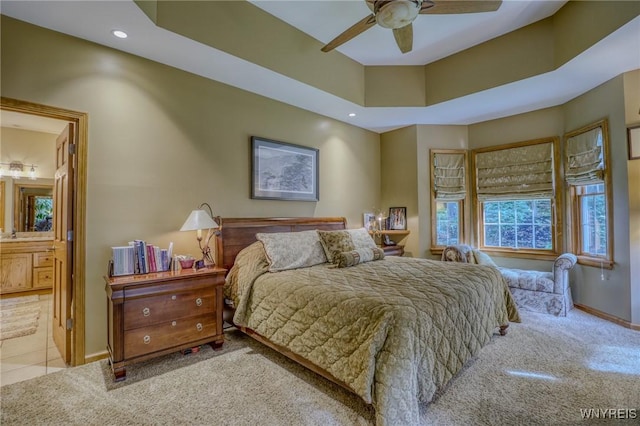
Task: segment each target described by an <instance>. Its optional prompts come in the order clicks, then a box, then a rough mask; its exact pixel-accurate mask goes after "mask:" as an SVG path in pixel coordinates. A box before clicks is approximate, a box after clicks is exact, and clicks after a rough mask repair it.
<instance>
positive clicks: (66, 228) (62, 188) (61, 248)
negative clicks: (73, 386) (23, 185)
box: [53, 123, 75, 364]
mask: <svg viewBox="0 0 640 426" xmlns="http://www.w3.org/2000/svg"><path fill="white" fill-rule="evenodd" d="M73 141H74V132H73V125H72V124H71V123H69V125H67V127H66V128H65V129H64V131H63V132H62V133H61V134H60V136H58V139H57V141H56V175H55V182H54V186H53V210H54V211H53V234H54V239H53V249H54V251H53V340H54V342H55V344H56V346H57V347H58V350H59V351H60V355H61V356H62V359H64V362H65V363H67V364H69V363H70V361H71V327H72V326H73V324H72V320H71V302H72V300H73V294H72V289H73V281H72V271H73V211H74V210H73V191H74V159H75V158H74V155H73V151H74V149H73V148H74V147H75V145H74V143H73Z"/></svg>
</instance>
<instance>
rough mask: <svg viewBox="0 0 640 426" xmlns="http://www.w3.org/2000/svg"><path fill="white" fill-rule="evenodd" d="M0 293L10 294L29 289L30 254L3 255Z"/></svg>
mask: <svg viewBox="0 0 640 426" xmlns="http://www.w3.org/2000/svg"><path fill="white" fill-rule="evenodd" d="M1 259H2V260H1V264H2V268H0V269H2V273H1V274H0V291H1V292H2V293H11V292H16V291H24V290H30V289H31V274H32V271H31V253H16V254H3V255H2V257H1Z"/></svg>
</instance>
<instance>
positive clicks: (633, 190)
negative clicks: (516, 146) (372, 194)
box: [381, 70, 640, 324]
mask: <svg viewBox="0 0 640 426" xmlns="http://www.w3.org/2000/svg"><path fill="white" fill-rule="evenodd" d="M623 83H624V84H623ZM639 87H640V70H638V71H634V72H632V73H627V74H626V75H624V76H618V77H616V78H614V79H612V80H611V81H609V82H607V83H605V84H603V85H601V86H599V87H597V88H595V89H593V90H591V91H589V92H587V93H585V94H583V95H582V96H579V97H577V98H576V99H574V100H572V101H571V102H568V103H566V104H565V105H561V106H557V107H552V108H545V109H542V110H538V111H533V112H529V113H525V114H518V115H514V116H511V117H505V118H501V119H497V120H491V121H486V122H482V123H477V124H473V125H470V126H410V127H407V128H404V129H400V130H396V131H393V132H388V133H384V134H382V135H381V152H382V158H383V162H382V164H381V167H382V171H381V174H382V181H383V184H382V186H381V188H382V193H381V197H382V200H383V203H385V202H386V200H387V199H393V198H394V197H395V198H396V199H403V200H405V202H406V203H407V204H417V205H418V209H419V214H418V219H417V221H415V220H414V221H413V223H411V231H412V234H411V236H410V241H409V242H408V243H407V246H410V247H411V251H412V252H413V255H414V256H417V257H432V256H431V254H430V252H429V245H430V239H431V235H430V234H431V225H430V223H431V222H430V204H429V193H430V176H429V156H428V151H429V149H430V148H463V149H464V148H467V149H470V150H471V149H476V148H483V147H487V146H494V145H501V144H506V143H511V142H519V141H526V140H533V139H538V138H543V137H552V136H556V137H560V138H562V136H563V135H564V134H565V133H566V132H569V131H571V130H575V129H577V128H579V127H582V126H584V125H586V124H589V123H593V122H595V121H598V120H601V119H603V118H607V119H608V120H609V133H610V140H611V155H612V159H611V168H612V175H613V176H612V178H613V200H614V211H613V216H612V218H611V219H612V221H613V223H614V257H615V261H616V264H615V267H614V268H613V269H612V270H604V280H601V278H600V277H601V270H600V268H594V267H589V266H583V265H577V266H576V268H574V270H573V271H572V273H571V282H572V284H571V285H572V291H573V297H574V300H575V301H576V302H577V303H580V304H583V305H586V306H589V307H592V308H595V309H597V310H600V311H602V312H605V313H607V314H610V315H613V316H616V317H618V318H622V319H624V320H626V321H631V322H632V323H634V324H638V323H640V307H639V305H640V278H638V277H640V270H638V268H640V266H637V265H632V264H631V259H635V258H640V257H639V256H638V253H640V191H638V188H637V185H636V186H632V185H630V182H638V181H640V161H628V160H627V142H626V125H632V124H634V123H635V124H640V111H638V109H639V108H638V105H640V90H638V88H639ZM625 102H626V105H627V106H626V109H625ZM625 112H626V116H625ZM412 155H413V156H414V157H413V162H414V164H415V169H414V165H411V164H409V162H410V161H411V160H412ZM636 163H637V164H636ZM414 175H417V179H418V183H417V188H416V187H414V186H413V185H407V184H406V183H403V184H402V185H395V186H394V185H392V184H391V182H400V181H401V180H403V179H405V178H401V176H405V177H410V176H414ZM563 198H566V194H563ZM563 204H566V203H564V201H563ZM565 208H566V206H565ZM563 230H564V237H565V244H566V238H567V237H568V235H569V231H568V229H567V224H566V221H565V224H564V226H563ZM474 231H475V229H473V230H472V232H474ZM416 237H417V238H416ZM474 240H475V236H474ZM494 258H495V260H496V263H498V264H499V265H500V266H505V267H512V268H523V269H535V270H541V271H549V270H551V268H552V263H553V262H552V261H543V260H530V259H522V258H513V257H497V256H495V257H494ZM637 263H638V262H636V264H637ZM633 271H636V272H635V273H634V272H633Z"/></svg>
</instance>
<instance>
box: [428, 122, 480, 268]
mask: <svg viewBox="0 0 640 426" xmlns="http://www.w3.org/2000/svg"><path fill="white" fill-rule="evenodd" d="M417 127H418V135H417V137H418V144H417V152H416V158H417V161H418V203H419V205H420V253H421V257H426V258H432V259H439V258H440V257H439V256H434V255H432V254H431V252H430V251H429V249H430V247H431V159H430V158H429V150H430V149H467V148H468V145H469V134H468V127H467V126H425V125H421V126H417Z"/></svg>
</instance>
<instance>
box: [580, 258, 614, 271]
mask: <svg viewBox="0 0 640 426" xmlns="http://www.w3.org/2000/svg"><path fill="white" fill-rule="evenodd" d="M577 256H578V264H579V265H584V266H593V267H595V268H604V269H613V265H614V264H615V262H614V261H613V260H609V259H604V258H601V257H594V256H585V255H583V254H580V255H577Z"/></svg>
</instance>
